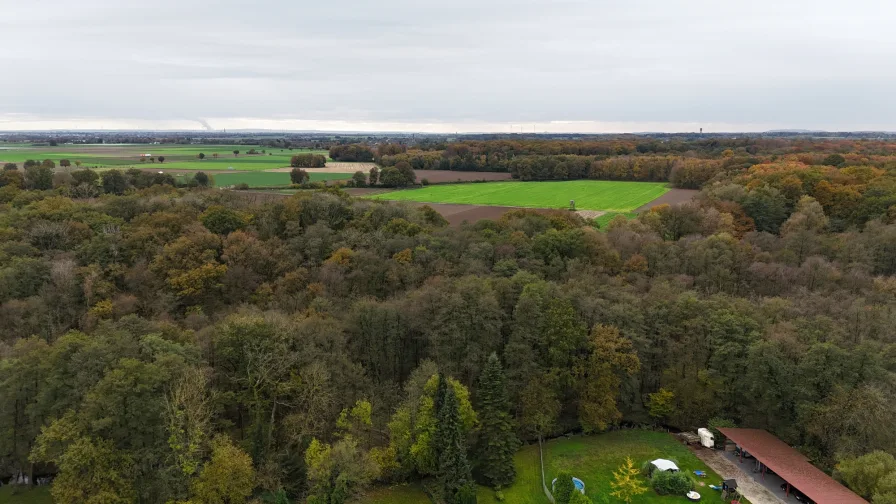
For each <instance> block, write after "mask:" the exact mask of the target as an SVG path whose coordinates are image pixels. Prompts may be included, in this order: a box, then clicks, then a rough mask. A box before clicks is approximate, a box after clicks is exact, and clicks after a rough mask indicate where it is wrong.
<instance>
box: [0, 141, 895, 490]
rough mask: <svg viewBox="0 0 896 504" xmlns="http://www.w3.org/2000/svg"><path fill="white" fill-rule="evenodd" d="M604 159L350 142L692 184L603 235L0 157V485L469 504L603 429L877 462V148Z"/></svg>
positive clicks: (597, 154) (547, 220)
mask: <svg viewBox="0 0 896 504" xmlns="http://www.w3.org/2000/svg"><path fill="white" fill-rule="evenodd" d="M610 142H611V141H607V143H610ZM612 142H617V141H615V140H614V141H612ZM617 143H619V145H621V146H623V147H624V148H623V149H622V150H620V149H613V150H612V152H611V151H604V150H603V149H604V148H605V147H606V145H605V144H604V143H603V142H591V143H589V142H582V143H577V142H574V141H558V142H557V143H556V145H552V143H551V142H549V141H538V142H533V143H532V144H531V145H527V144H523V143H513V142H507V141H503V140H501V141H488V142H463V143H451V144H448V145H446V146H436V147H442V148H433V149H427V150H424V149H414V148H410V149H407V150H406V151H405V150H404V149H400V148H385V149H376V148H373V147H371V148H370V149H371V150H370V152H371V153H373V155H374V156H376V157H378V158H379V159H380V160H381V161H382V162H383V163H384V164H388V163H389V161H388V159H399V158H401V157H402V156H409V159H413V156H423V157H426V156H430V155H433V156H436V157H438V158H439V159H440V160H444V159H446V157H447V158H449V159H461V160H464V159H471V160H474V159H480V160H481V159H483V156H485V157H488V158H489V161H488V162H487V163H491V159H492V157H493V156H494V158H495V159H501V162H503V163H511V165H509V166H512V163H514V162H517V160H520V159H522V160H527V159H533V158H532V156H536V157H538V159H539V162H533V163H532V169H533V170H534V169H536V168H537V169H541V168H540V167H541V166H542V165H543V164H544V163H547V162H551V163H554V165H553V166H552V173H559V172H556V165H557V164H565V165H566V166H565V167H566V170H567V173H570V171H571V170H572V169H573V168H572V165H575V163H576V162H577V161H576V160H578V158H579V157H582V156H584V157H587V158H589V161H588V163H586V164H585V165H583V167H584V169H585V170H586V171H585V172H583V173H585V174H586V175H585V176H586V177H590V176H591V174H594V173H595V172H594V170H595V166H598V167H603V168H605V169H606V170H607V171H606V172H602V173H609V174H612V173H617V172H614V171H613V170H615V169H617V168H620V169H624V170H628V171H620V172H618V173H619V174H622V175H620V177H621V178H625V176H631V174H634V173H639V174H642V173H647V174H649V175H646V176H644V179H645V180H669V179H670V178H671V179H672V180H673V182H674V181H675V180H676V177H683V176H684V175H685V174H698V175H700V176H699V177H697V176H696V175H694V177H695V178H692V179H688V180H692V182H691V183H692V184H693V186H694V187H702V190H701V192H700V193H699V195H698V196H697V198H696V199H695V201H694V202H693V203H689V204H685V205H681V206H676V207H669V206H660V207H655V208H654V209H652V210H650V211H648V212H644V213H642V214H641V215H639V217H638V218H637V219H634V220H626V219H625V218H624V217H621V216H620V217H617V218H616V219H615V220H613V221H612V222H611V223H610V224H609V225H608V226H606V228H604V229H597V228H596V227H595V225H594V224H593V222H589V221H585V220H583V219H582V218H580V217H578V216H577V215H575V214H573V213H570V212H560V211H557V212H553V213H547V214H540V213H537V212H534V211H528V210H518V211H513V212H510V213H508V214H506V215H505V216H504V217H503V218H501V219H500V220H499V221H488V220H486V221H480V222H477V223H474V224H467V225H463V226H461V227H449V226H447V225H446V222H445V220H444V219H443V218H442V217H441V216H440V215H439V214H438V213H437V212H435V211H434V210H432V209H431V208H428V207H420V208H417V207H413V206H407V205H398V204H388V203H380V202H373V201H368V200H362V199H353V198H351V197H349V196H348V195H346V194H345V193H343V192H342V191H340V190H339V189H336V188H330V189H327V190H323V191H301V192H299V193H297V194H295V195H294V196H290V197H288V198H284V199H282V200H274V201H267V202H264V203H256V202H254V201H253V200H251V199H249V198H245V197H242V196H241V195H240V194H238V193H233V192H227V191H220V190H213V189H208V188H205V187H203V185H205V184H201V183H197V184H194V185H196V186H197V187H194V188H175V187H173V183H172V182H171V180H169V179H167V178H165V177H159V178H147V179H145V180H144V179H137V178H128V177H126V176H124V175H121V174H120V175H121V176H120V178H117V177H109V176H104V177H102V178H98V177H91V176H90V175H88V174H87V173H83V172H85V170H76V171H74V172H72V173H70V174H69V173H66V174H65V175H67V176H61V175H59V174H58V173H56V174H54V173H53V172H52V171H47V170H48V169H49V168H47V169H43V168H42V167H41V166H40V165H39V164H38V165H36V166H31V167H29V168H28V170H26V171H25V172H24V175H22V172H21V171H19V170H15V169H12V168H10V169H8V170H5V171H4V172H3V173H2V176H0V185H2V187H0V203H2V206H0V222H2V225H0V328H2V330H0V477H9V476H11V475H13V474H16V473H24V474H35V475H40V474H57V478H56V481H55V483H54V486H53V494H54V497H55V499H56V501H57V502H59V503H75V502H85V501H87V500H88V499H89V498H94V497H96V496H97V495H100V496H101V497H100V498H101V499H105V500H102V501H103V502H132V501H135V502H141V503H157V502H158V503H163V502H173V501H191V502H236V501H241V500H245V499H246V498H248V497H250V496H258V497H264V498H266V499H274V498H280V497H283V498H289V499H303V501H304V500H305V499H307V500H308V501H309V502H324V503H328V504H335V503H340V502H345V501H348V500H351V499H352V498H355V497H357V496H358V495H360V494H361V493H362V492H363V491H364V489H365V488H366V487H368V486H369V485H371V484H376V483H386V482H398V481H407V480H418V479H420V478H428V477H433V478H435V479H436V480H438V481H440V482H441V483H442V484H443V491H444V492H445V495H446V496H450V498H451V499H452V501H456V502H461V501H463V499H467V498H469V491H470V490H469V489H470V484H471V480H470V478H475V480H476V481H478V482H481V483H486V484H490V485H494V486H497V485H505V484H507V482H508V481H511V480H512V479H513V477H514V475H513V473H512V463H511V464H510V466H511V470H508V463H509V462H508V461H509V460H510V458H509V457H510V456H511V455H512V453H513V450H515V449H516V447H517V446H518V445H519V443H520V441H530V440H533V439H536V438H538V437H550V436H555V435H559V434H561V433H565V432H571V431H585V432H600V431H603V430H606V429H609V428H613V427H615V426H619V425H644V424H651V425H664V426H669V427H673V428H680V429H694V428H696V427H701V426H705V425H707V424H708V423H714V424H720V423H724V422H730V423H733V424H736V425H739V426H744V427H757V428H764V429H768V430H770V431H772V432H773V433H775V434H776V435H777V436H779V437H781V438H782V439H784V440H786V441H787V442H789V443H791V444H793V445H795V446H797V447H798V448H799V449H800V450H802V451H803V452H804V453H806V454H807V455H809V456H811V457H812V458H813V460H814V461H815V462H816V463H817V464H818V465H819V466H820V467H822V468H823V469H825V470H832V469H833V468H834V466H835V464H837V463H838V462H839V461H841V460H845V461H847V463H846V465H844V467H849V464H848V462H849V461H851V460H853V459H854V458H855V457H859V456H863V455H865V454H868V453H872V452H875V451H880V452H883V453H884V454H890V455H892V454H896V430H894V429H892V418H894V416H896V403H894V401H893V400H892V398H893V397H896V336H894V333H893V330H892V327H893V326H894V324H896V280H894V279H893V277H892V275H893V274H894V273H896V206H894V205H896V179H894V177H893V170H894V169H896V154H893V147H894V144H892V143H888V142H884V141H870V140H869V141H864V140H863V141H823V142H820V141H809V140H783V139H758V140H757V139H712V140H706V141H698V142H691V143H687V142H683V144H684V145H685V146H686V147H687V148H684V149H682V150H679V149H677V148H673V147H674V146H675V145H677V144H676V143H674V142H671V143H669V144H668V145H667V144H666V143H659V142H652V143H651V145H657V148H656V149H653V150H650V149H639V146H640V145H641V144H640V143H637V142H634V141H632V143H631V145H628V144H626V143H625V142H617ZM710 143H713V145H712V146H710V145H709V144H710ZM663 146H666V147H668V149H667V148H666V147H663ZM752 147H756V149H755V152H751V151H750V149H751V148H752ZM465 149H467V150H465ZM508 149H510V150H512V152H513V156H512V158H511V157H510V156H508V155H507V153H508V152H509V151H508ZM574 149H577V151H576V152H572V151H573V150H574ZM350 150H351V149H348V150H345V152H349V151H350ZM356 151H357V150H356ZM365 152H366V151H365ZM354 154H359V155H363V156H366V155H367V154H364V152H362V151H357V152H355V153H354ZM354 154H351V155H354ZM467 154H469V157H467ZM347 155H348V154H347ZM508 160H509V161H508ZM408 162H409V163H410V164H411V165H413V164H414V162H413V161H408ZM439 162H441V161H439ZM477 162H478V161H477ZM520 163H521V164H520V165H519V166H517V167H516V168H515V169H516V170H517V173H521V171H520V170H521V169H522V168H521V167H522V162H520ZM413 167H414V169H426V168H420V167H418V166H413ZM643 167H652V168H650V169H643V170H642V169H641V168H643ZM452 168H457V166H453V165H452ZM603 168H602V169H603ZM689 170H690V171H689ZM89 173H92V172H89ZM94 175H95V174H94ZM615 176H616V175H601V176H600V177H595V178H613V177H615ZM113 178H114V180H113ZM107 179H108V180H107ZM636 179H641V178H636ZM446 440H447V441H446ZM448 441H450V442H448ZM278 496H279V497H278ZM216 499H217V500H216ZM272 501H273V500H272ZM98 502H99V501H98Z"/></svg>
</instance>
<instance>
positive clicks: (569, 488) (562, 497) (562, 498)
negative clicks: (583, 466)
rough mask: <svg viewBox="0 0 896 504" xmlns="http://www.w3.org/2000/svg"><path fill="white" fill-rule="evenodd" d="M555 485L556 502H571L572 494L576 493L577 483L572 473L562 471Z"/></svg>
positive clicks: (559, 503) (558, 503)
mask: <svg viewBox="0 0 896 504" xmlns="http://www.w3.org/2000/svg"><path fill="white" fill-rule="evenodd" d="M553 486H554V488H553V493H554V502H556V503H557V504H569V500H570V499H572V494H574V493H576V485H575V483H573V482H572V475H571V474H569V473H568V472H566V471H560V474H558V475H557V481H556V482H555V483H554V485H553Z"/></svg>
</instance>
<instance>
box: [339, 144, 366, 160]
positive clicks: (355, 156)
mask: <svg viewBox="0 0 896 504" xmlns="http://www.w3.org/2000/svg"><path fill="white" fill-rule="evenodd" d="M330 158H331V159H332V160H333V161H346V162H371V161H373V158H374V152H373V149H371V148H370V146H368V145H364V144H347V145H334V146H332V147H330Z"/></svg>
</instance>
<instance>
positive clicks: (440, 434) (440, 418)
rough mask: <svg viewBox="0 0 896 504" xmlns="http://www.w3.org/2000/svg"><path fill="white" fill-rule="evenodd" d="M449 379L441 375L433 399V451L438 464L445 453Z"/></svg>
mask: <svg viewBox="0 0 896 504" xmlns="http://www.w3.org/2000/svg"><path fill="white" fill-rule="evenodd" d="M449 388H450V387H449V386H448V379H447V378H446V377H445V375H443V374H442V373H439V383H438V385H437V386H436V395H435V397H434V398H433V408H432V411H433V415H434V416H435V417H436V433H435V436H436V437H435V439H433V449H434V453H433V454H434V455H435V460H436V463H437V464H438V461H439V457H441V455H442V452H443V451H445V431H444V430H443V428H444V425H445V418H444V417H445V408H444V406H445V394H446V393H447V391H448V389H449Z"/></svg>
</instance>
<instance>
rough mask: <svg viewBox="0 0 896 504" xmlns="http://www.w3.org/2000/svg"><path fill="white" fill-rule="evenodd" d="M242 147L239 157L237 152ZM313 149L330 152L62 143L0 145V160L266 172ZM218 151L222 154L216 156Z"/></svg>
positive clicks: (117, 166)
mask: <svg viewBox="0 0 896 504" xmlns="http://www.w3.org/2000/svg"><path fill="white" fill-rule="evenodd" d="M252 148H254V149H256V150H257V151H258V152H261V151H262V150H265V151H267V152H266V153H265V154H253V155H248V154H246V152H247V151H248V150H249V149H252ZM234 150H238V151H240V154H239V155H238V156H234V155H233V151H234ZM200 152H201V153H203V154H205V156H206V157H205V159H203V160H201V161H200V160H199V158H198V157H197V156H198V155H199V153H200ZM308 152H312V153H314V154H322V155H324V156H326V155H327V151H323V150H320V151H315V150H308V149H293V150H289V149H275V148H269V147H261V146H258V145H254V146H253V145H176V144H172V145H144V144H128V145H114V144H109V145H60V146H58V147H46V146H42V147H29V146H24V145H21V144H7V145H6V146H5V147H3V148H0V162H4V163H6V162H12V163H17V164H18V165H19V166H20V167H21V165H22V163H24V162H25V160H26V159H36V160H44V159H52V160H53V161H56V162H57V163H58V161H59V160H60V159H68V160H69V161H71V162H72V165H74V163H75V161H81V163H82V165H83V166H86V167H97V168H132V167H133V168H156V167H163V168H167V169H171V170H208V171H217V170H228V169H230V168H233V169H234V170H242V171H262V170H268V169H271V168H283V167H287V166H289V159H290V158H291V157H292V156H294V155H296V154H300V153H308ZM141 154H152V156H153V157H155V158H158V156H164V157H165V162H164V163H162V164H160V163H158V162H156V163H151V162H149V161H146V162H140V155H141ZM214 154H218V157H217V158H215V157H214Z"/></svg>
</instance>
